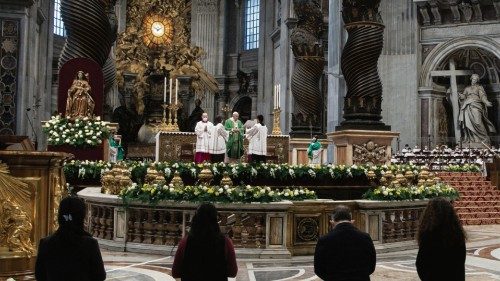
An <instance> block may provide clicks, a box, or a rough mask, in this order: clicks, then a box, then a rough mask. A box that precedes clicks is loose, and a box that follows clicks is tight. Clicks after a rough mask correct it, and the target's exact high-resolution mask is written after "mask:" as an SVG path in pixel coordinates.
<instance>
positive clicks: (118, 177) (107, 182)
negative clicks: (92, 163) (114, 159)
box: [101, 162, 132, 195]
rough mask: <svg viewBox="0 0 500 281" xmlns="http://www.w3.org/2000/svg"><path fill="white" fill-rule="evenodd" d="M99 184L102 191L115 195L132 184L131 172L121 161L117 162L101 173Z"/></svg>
mask: <svg viewBox="0 0 500 281" xmlns="http://www.w3.org/2000/svg"><path fill="white" fill-rule="evenodd" d="M101 184H102V188H101V192H102V193H104V194H114V195H117V194H119V193H120V191H121V190H122V189H125V188H128V187H129V186H131V185H132V179H131V173H130V171H129V169H128V168H127V167H126V166H125V165H123V163H120V162H118V163H117V164H116V165H115V166H114V167H113V169H111V170H109V171H106V172H104V173H103V174H102V177H101Z"/></svg>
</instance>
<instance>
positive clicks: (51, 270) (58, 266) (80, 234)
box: [35, 196, 106, 281]
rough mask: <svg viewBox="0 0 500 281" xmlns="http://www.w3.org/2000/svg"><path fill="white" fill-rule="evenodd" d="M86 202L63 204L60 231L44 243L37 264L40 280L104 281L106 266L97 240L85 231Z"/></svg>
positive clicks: (65, 201)
mask: <svg viewBox="0 0 500 281" xmlns="http://www.w3.org/2000/svg"><path fill="white" fill-rule="evenodd" d="M85 209H86V208H85V203H84V202H83V200H82V199H80V198H78V197H73V196H71V197H66V198H64V199H63V200H62V201H61V203H60V205H59V213H58V217H57V220H58V222H59V229H58V230H57V231H56V232H55V233H54V234H53V235H50V236H48V237H46V238H43V239H41V240H40V245H39V247H38V256H37V259H36V265H35V276H36V280H38V281H68V280H72V281H103V280H105V279H106V272H105V270H104V263H103V261H102V257H101V252H100V250H99V245H98V244H97V240H95V239H94V238H92V235H90V234H89V233H88V232H86V231H85V230H84V228H83V221H84V219H85V213H86V212H85Z"/></svg>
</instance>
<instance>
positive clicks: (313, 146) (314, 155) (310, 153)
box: [307, 136, 321, 165]
mask: <svg viewBox="0 0 500 281" xmlns="http://www.w3.org/2000/svg"><path fill="white" fill-rule="evenodd" d="M307 157H308V158H309V164H313V165H319V164H321V143H320V142H319V141H318V136H314V138H313V139H312V141H311V143H310V144H309V147H308V148H307Z"/></svg>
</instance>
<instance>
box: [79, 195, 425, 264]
mask: <svg viewBox="0 0 500 281" xmlns="http://www.w3.org/2000/svg"><path fill="white" fill-rule="evenodd" d="M78 195H79V196H80V197H82V198H84V199H85V200H86V204H87V218H86V222H85V225H86V229H87V230H88V231H89V232H90V233H91V234H92V235H93V236H94V237H96V238H97V239H98V240H99V242H100V244H101V246H102V247H103V248H107V249H112V250H118V251H129V252H146V253H157V254H164V255H172V254H174V252H175V249H176V245H177V244H178V243H179V241H180V239H182V237H184V236H185V235H186V234H187V233H188V232H189V229H190V225H191V221H192V218H193V215H194V212H195V210H196V208H197V206H198V204H197V203H190V202H173V201H165V202H159V203H158V204H156V205H150V204H147V203H142V202H130V203H129V204H128V205H126V206H125V205H124V204H123V202H122V200H121V199H120V198H118V197H117V196H115V195H106V194H101V193H100V188H86V189H84V190H82V191H80V192H79V193H78ZM339 204H343V205H348V206H349V207H350V208H351V210H352V211H353V220H354V221H355V224H356V226H357V227H358V228H359V229H361V230H362V231H365V232H367V233H369V234H370V236H371V237H372V239H373V241H374V243H375V244H376V245H377V244H378V245H387V244H390V243H394V242H404V241H408V247H409V248H411V247H415V243H413V241H414V240H415V235H416V231H417V227H418V220H419V217H420V215H421V214H422V212H423V209H424V208H425V206H426V204H427V200H417V201H392V202H391V201H387V202H386V201H369V200H350V201H333V200H329V199H317V200H306V201H296V202H292V201H282V202H273V203H252V204H242V203H233V204H216V207H217V209H218V211H219V224H220V227H221V231H222V232H223V233H225V234H226V235H228V236H229V237H230V238H231V239H232V240H233V243H234V245H235V248H236V252H237V255H238V257H247V258H264V257H266V258H270V257H272V258H289V257H290V256H293V255H310V254H313V253H314V248H315V245H316V242H317V240H318V238H319V237H320V236H321V235H324V234H326V233H327V232H328V231H329V230H330V229H331V226H330V224H329V221H330V219H331V213H332V211H333V209H334V208H335V206H337V205H339Z"/></svg>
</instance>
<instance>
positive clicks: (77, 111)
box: [65, 70, 95, 119]
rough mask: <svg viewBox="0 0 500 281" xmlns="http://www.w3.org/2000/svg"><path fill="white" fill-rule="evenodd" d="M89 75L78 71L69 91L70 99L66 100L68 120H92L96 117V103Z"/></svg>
mask: <svg viewBox="0 0 500 281" xmlns="http://www.w3.org/2000/svg"><path fill="white" fill-rule="evenodd" d="M88 79H89V74H88V73H87V74H84V73H83V71H81V70H80V71H78V73H77V74H76V78H75V80H73V84H71V87H70V88H69V89H68V98H67V100H66V114H65V115H66V117H67V118H72V119H74V118H84V117H89V118H92V117H93V116H94V107H95V102H94V99H92V96H91V95H90V92H91V87H90V84H89V81H88Z"/></svg>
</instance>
